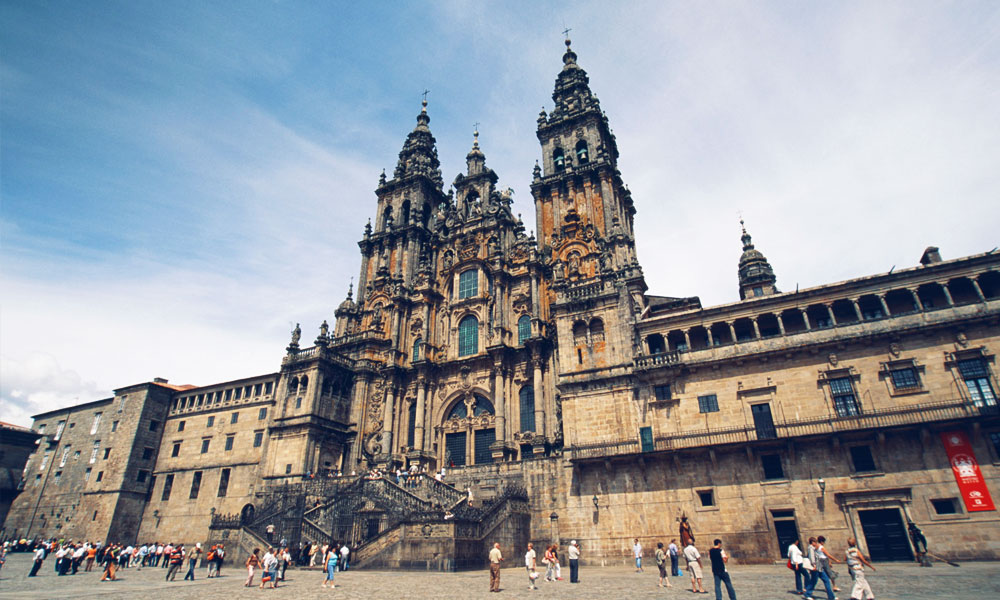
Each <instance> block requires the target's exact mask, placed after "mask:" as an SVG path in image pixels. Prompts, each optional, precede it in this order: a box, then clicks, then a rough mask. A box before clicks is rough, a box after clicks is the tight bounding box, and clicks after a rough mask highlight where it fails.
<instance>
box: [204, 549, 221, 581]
mask: <svg viewBox="0 0 1000 600" xmlns="http://www.w3.org/2000/svg"><path fill="white" fill-rule="evenodd" d="M217 548H218V546H212V547H211V548H209V549H208V554H206V555H205V560H206V561H207V562H208V576H207V578H208V579H211V578H213V577H215V574H216V573H217V572H218V570H217V565H216V564H215V551H216V549H217Z"/></svg>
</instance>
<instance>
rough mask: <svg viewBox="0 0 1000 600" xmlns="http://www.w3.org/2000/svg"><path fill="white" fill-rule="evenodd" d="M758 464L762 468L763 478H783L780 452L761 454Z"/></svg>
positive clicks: (783, 471)
mask: <svg viewBox="0 0 1000 600" xmlns="http://www.w3.org/2000/svg"><path fill="white" fill-rule="evenodd" d="M760 464H761V466H762V467H763V468H764V479H765V480H772V479H784V478H785V469H784V467H782V466H781V455H780V454H761V455H760Z"/></svg>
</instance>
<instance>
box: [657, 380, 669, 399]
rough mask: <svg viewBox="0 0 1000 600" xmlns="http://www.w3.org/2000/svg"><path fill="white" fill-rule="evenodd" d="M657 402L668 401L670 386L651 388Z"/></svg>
mask: <svg viewBox="0 0 1000 600" xmlns="http://www.w3.org/2000/svg"><path fill="white" fill-rule="evenodd" d="M653 391H654V393H655V394H656V399H657V400H670V384H669V383H668V384H665V385H658V386H656V387H654V388H653Z"/></svg>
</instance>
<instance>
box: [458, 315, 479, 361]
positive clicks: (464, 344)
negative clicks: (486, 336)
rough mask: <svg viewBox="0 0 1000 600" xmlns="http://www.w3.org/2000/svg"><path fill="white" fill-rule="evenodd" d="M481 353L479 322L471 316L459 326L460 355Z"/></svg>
mask: <svg viewBox="0 0 1000 600" xmlns="http://www.w3.org/2000/svg"><path fill="white" fill-rule="evenodd" d="M476 352H479V320H478V319H476V317H474V316H472V315H469V316H467V317H465V318H464V319H462V321H461V322H460V323H459V324H458V355H459V356H469V355H470V354H475V353H476Z"/></svg>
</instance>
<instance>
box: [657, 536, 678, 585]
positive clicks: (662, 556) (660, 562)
mask: <svg viewBox="0 0 1000 600" xmlns="http://www.w3.org/2000/svg"><path fill="white" fill-rule="evenodd" d="M655 558H656V568H658V569H659V570H660V583H659V584H658V587H663V582H664V581H666V582H667V587H668V588H669V587H674V586H673V584H671V583H670V577H669V576H668V575H667V553H666V552H664V551H663V542H657V543H656V555H655Z"/></svg>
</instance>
